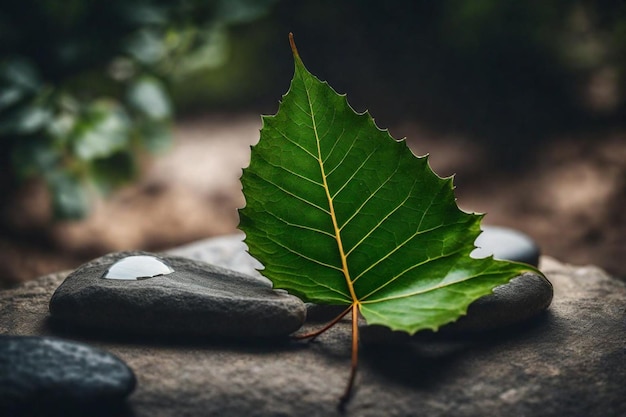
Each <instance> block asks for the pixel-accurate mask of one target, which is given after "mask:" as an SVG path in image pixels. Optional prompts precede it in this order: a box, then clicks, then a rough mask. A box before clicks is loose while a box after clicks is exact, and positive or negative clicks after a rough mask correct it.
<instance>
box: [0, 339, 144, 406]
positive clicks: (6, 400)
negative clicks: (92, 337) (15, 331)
mask: <svg viewBox="0 0 626 417" xmlns="http://www.w3.org/2000/svg"><path fill="white" fill-rule="evenodd" d="M135 385H136V379H135V375H134V374H133V371H132V370H131V369H130V368H129V367H128V366H127V365H126V364H125V363H124V362H122V361H121V360H120V359H118V358H117V357H116V356H114V355H112V354H110V353H107V352H105V351H103V350H101V349H97V348H94V347H91V346H88V345H85V344H82V343H76V342H70V341H64V340H61V339H55V338H51V337H32V336H31V337H28V336H0V415H6V416H17V415H26V414H32V415H44V414H45V415H49V414H48V413H50V412H51V411H54V412H56V413H57V414H59V413H62V412H63V411H66V412H70V411H72V412H75V411H77V410H79V409H81V408H84V407H90V408H91V409H95V408H96V407H99V406H103V407H112V406H114V405H116V404H120V403H121V402H123V400H124V399H125V398H126V397H127V396H128V395H129V394H130V393H131V392H132V391H133V390H134V388H135Z"/></svg>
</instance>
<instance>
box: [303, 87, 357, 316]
mask: <svg viewBox="0 0 626 417" xmlns="http://www.w3.org/2000/svg"><path fill="white" fill-rule="evenodd" d="M303 84H304V82H303ZM304 90H305V91H306V96H307V101H308V103H309V108H310V110H311V121H312V123H313V132H314V134H315V142H316V145H317V161H318V162H319V165H320V172H321V175H322V183H323V184H324V192H325V193H326V198H327V199H328V209H329V212H330V218H331V220H332V223H333V229H334V230H335V239H336V240H337V249H338V250H339V257H340V258H341V269H342V272H343V276H344V278H345V280H346V284H347V286H348V291H349V292H350V298H352V302H353V303H354V305H355V307H356V306H357V305H358V304H359V300H358V299H357V296H356V293H355V291H354V286H353V285H352V279H351V277H350V270H349V269H348V259H347V257H346V254H345V251H344V250H343V242H342V240H341V231H340V230H339V225H338V223H337V215H336V214H335V206H334V203H333V197H332V196H331V194H330V189H329V188H328V181H327V175H326V171H325V168H324V160H323V158H322V147H321V141H320V137H319V134H318V132H317V122H316V120H315V111H314V109H313V102H312V100H311V95H310V91H309V89H308V88H307V86H306V84H304Z"/></svg>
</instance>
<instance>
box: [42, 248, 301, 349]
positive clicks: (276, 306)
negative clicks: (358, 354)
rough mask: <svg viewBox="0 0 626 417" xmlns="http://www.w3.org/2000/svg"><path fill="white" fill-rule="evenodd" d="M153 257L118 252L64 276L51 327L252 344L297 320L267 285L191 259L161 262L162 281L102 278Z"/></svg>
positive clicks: (283, 297)
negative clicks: (121, 264)
mask: <svg viewBox="0 0 626 417" xmlns="http://www.w3.org/2000/svg"><path fill="white" fill-rule="evenodd" d="M137 255H143V256H151V257H156V255H153V254H148V253H143V252H120V253H114V254H109V255H106V256H104V257H102V258H99V259H96V260H94V261H92V262H89V263H87V264H85V265H83V266H82V267H80V268H78V269H77V270H76V271H74V272H73V273H71V274H70V275H69V276H68V277H67V279H66V280H65V281H64V282H63V284H61V285H60V286H59V288H58V289H57V290H56V291H55V293H54V295H53V296H52V298H51V300H50V313H51V315H52V317H53V318H54V319H56V320H57V321H62V322H64V323H68V324H73V325H78V326H81V327H85V328H92V329H106V330H109V331H111V332H114V333H128V334H149V335H162V336H167V335H181V336H205V337H215V338H257V337H280V336H286V335H288V334H290V333H292V332H294V331H295V330H297V329H298V328H299V327H300V326H301V325H302V323H303V322H304V319H305V314H306V308H305V306H304V303H302V301H300V299H298V298H297V297H294V296H292V295H289V294H286V293H282V292H277V291H274V290H272V288H271V286H270V284H268V282H267V281H265V280H261V279H259V278H256V277H251V276H248V275H245V274H241V273H238V272H235V271H231V270H228V269H225V268H221V267H217V266H214V265H210V264H206V263H204V262H200V261H195V260H191V259H186V258H181V257H176V256H168V255H164V256H162V257H160V259H161V260H162V261H163V262H164V263H165V264H166V265H168V266H169V267H171V269H173V271H172V272H169V273H168V274H166V275H158V276H155V277H150V278H146V277H141V278H143V279H137V280H131V279H124V280H120V279H107V278H104V275H106V274H108V273H107V271H109V269H110V268H111V267H112V266H113V265H114V264H115V263H116V262H117V261H119V260H122V259H124V258H126V257H131V256H137Z"/></svg>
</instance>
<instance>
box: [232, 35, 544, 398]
mask: <svg viewBox="0 0 626 417" xmlns="http://www.w3.org/2000/svg"><path fill="white" fill-rule="evenodd" d="M291 40H292V38H291ZM292 49H293V52H294V58H295V74H294V78H293V80H292V82H291V87H290V89H289V92H288V93H287V94H286V95H285V96H284V98H283V101H282V103H281V105H280V108H279V111H278V113H277V114H276V115H275V116H268V117H264V118H263V128H262V130H261V139H260V141H259V143H258V144H257V145H256V146H254V147H253V148H252V156H251V162H250V166H249V167H248V168H246V169H245V170H244V172H243V176H242V183H243V191H244V195H245V197H246V206H245V208H243V209H242V210H241V211H240V215H241V224H240V228H241V230H243V231H244V232H245V233H246V240H245V242H246V244H247V245H248V248H249V252H250V254H251V255H252V256H254V257H255V258H256V259H258V260H259V261H260V262H261V263H262V264H263V265H264V267H265V269H264V270H263V271H262V273H263V275H265V276H266V277H267V278H269V279H270V280H272V282H273V283H274V286H275V287H277V288H283V289H286V290H288V291H289V292H291V293H293V294H296V295H298V296H299V297H301V298H302V299H304V300H305V301H310V302H315V303H323V304H343V305H346V307H347V309H346V311H345V313H344V314H342V315H341V316H340V317H339V318H341V317H343V316H344V315H345V314H347V313H348V312H350V311H351V312H352V321H353V368H352V373H351V377H350V382H349V384H348V388H347V389H346V393H345V394H344V397H343V400H344V402H345V400H347V398H349V395H350V391H351V386H352V382H353V379H354V372H355V369H356V358H357V346H358V345H357V340H358V327H357V324H356V323H357V317H358V315H357V312H360V313H361V314H362V315H363V317H364V318H365V319H366V321H367V323H368V324H381V325H385V326H387V327H389V328H391V329H394V330H402V331H405V332H408V333H411V334H413V333H415V332H417V331H419V330H422V329H432V330H436V329H438V328H439V327H440V326H442V325H444V324H446V323H449V322H451V321H454V320H456V319H458V318H459V317H460V316H461V315H463V314H465V313H466V311H467V308H468V306H469V305H470V304H471V303H472V302H473V301H475V300H476V299H478V298H480V297H481V296H484V295H486V294H489V293H490V292H491V291H492V289H493V288H494V287H496V286H498V285H501V284H504V283H506V282H508V281H509V280H510V279H511V278H513V277H515V276H518V275H520V274H521V273H523V272H524V271H529V270H530V271H534V272H537V271H536V270H535V269H534V268H533V267H531V266H528V265H523V264H518V263H512V262H505V261H496V260H494V259H492V258H486V259H474V258H471V257H470V252H472V250H473V249H474V241H475V240H476V237H477V236H478V234H479V233H480V220H481V216H479V215H474V214H469V213H465V212H463V211H461V210H460V209H459V208H458V207H457V205H456V202H455V198H454V194H453V185H452V179H451V178H440V177H438V176H437V175H436V174H434V173H433V172H432V171H431V169H430V167H429V166H428V162H427V158H426V157H416V156H414V155H413V154H412V153H411V151H410V150H409V148H408V147H407V145H406V143H405V142H404V141H396V140H394V139H393V138H392V137H391V136H390V135H389V133H388V132H387V131H383V130H380V129H379V128H378V127H377V126H376V125H375V124H374V121H373V119H372V118H371V117H370V115H369V114H367V113H363V114H358V113H356V112H354V110H352V108H351V107H350V106H349V105H348V103H347V101H346V97H345V96H342V95H339V94H337V93H336V92H335V91H334V90H333V89H332V88H331V87H330V86H329V85H328V84H327V83H325V82H321V81H319V80H318V79H317V78H316V77H315V76H313V75H312V74H310V73H309V72H308V71H307V70H306V68H305V67H304V65H303V63H302V61H301V59H300V57H299V55H298V53H297V50H296V48H295V44H293V42H292ZM339 318H338V319H339ZM338 319H337V321H338ZM334 322H335V321H334ZM334 322H333V323H334ZM331 324H332V323H331ZM325 329H326V328H325ZM325 329H324V330H325ZM317 334H318V333H316V334H313V335H312V336H316V335H317Z"/></svg>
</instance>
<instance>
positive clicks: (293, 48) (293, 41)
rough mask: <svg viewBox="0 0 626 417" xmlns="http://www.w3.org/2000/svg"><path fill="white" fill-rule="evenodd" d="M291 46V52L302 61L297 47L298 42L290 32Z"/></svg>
mask: <svg viewBox="0 0 626 417" xmlns="http://www.w3.org/2000/svg"><path fill="white" fill-rule="evenodd" d="M289 45H290V46H291V52H292V53H293V57H294V58H295V59H296V60H297V61H300V60H301V59H300V54H299V53H298V48H297V47H296V41H295V39H294V38H293V32H289Z"/></svg>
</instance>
